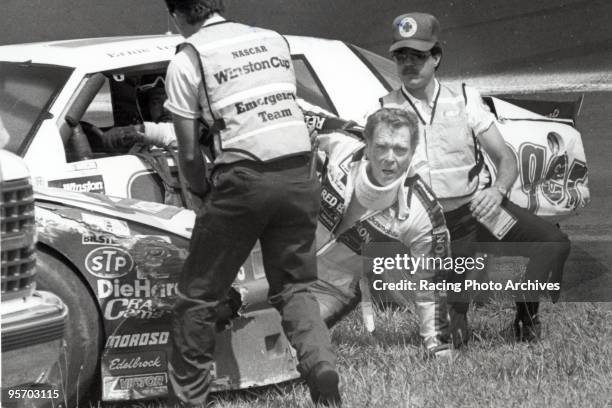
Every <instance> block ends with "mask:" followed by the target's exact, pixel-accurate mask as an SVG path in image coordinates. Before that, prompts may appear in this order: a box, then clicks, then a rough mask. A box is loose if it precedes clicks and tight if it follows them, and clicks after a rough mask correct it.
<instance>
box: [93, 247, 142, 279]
mask: <svg viewBox="0 0 612 408" xmlns="http://www.w3.org/2000/svg"><path fill="white" fill-rule="evenodd" d="M133 267H134V261H133V260H132V257H131V256H130V254H129V253H128V252H127V251H126V250H124V249H122V248H117V247H100V248H96V249H94V250H93V251H91V252H90V253H89V254H87V256H86V257H85V268H86V269H87V271H88V272H89V273H91V274H92V275H94V276H97V277H98V278H107V279H108V278H119V277H121V276H125V275H127V273H128V272H129V271H131V270H132V268H133Z"/></svg>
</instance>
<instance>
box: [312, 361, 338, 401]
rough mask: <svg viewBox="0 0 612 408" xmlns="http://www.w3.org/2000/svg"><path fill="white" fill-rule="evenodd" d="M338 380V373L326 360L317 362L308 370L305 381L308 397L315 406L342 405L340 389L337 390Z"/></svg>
mask: <svg viewBox="0 0 612 408" xmlns="http://www.w3.org/2000/svg"><path fill="white" fill-rule="evenodd" d="M339 381H340V378H339V377H338V373H337V372H336V370H335V369H334V367H333V366H332V365H331V364H330V363H328V362H327V361H321V362H319V363H317V364H316V365H315V366H314V367H313V368H312V370H310V373H309V374H308V378H307V379H306V382H307V384H308V388H309V389H310V397H311V398H312V402H314V404H315V406H323V407H340V406H342V400H341V398H340V391H339V390H338V382H339Z"/></svg>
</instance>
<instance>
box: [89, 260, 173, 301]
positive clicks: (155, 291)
mask: <svg viewBox="0 0 612 408" xmlns="http://www.w3.org/2000/svg"><path fill="white" fill-rule="evenodd" d="M113 249H115V248H113ZM177 285H178V283H177V282H152V281H150V280H148V279H136V280H134V281H132V282H121V280H119V279H112V280H109V279H98V283H97V291H98V298H100V299H107V298H146V299H154V298H167V297H171V296H175V295H176V294H177Z"/></svg>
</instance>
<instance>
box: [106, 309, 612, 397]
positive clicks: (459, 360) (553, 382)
mask: <svg viewBox="0 0 612 408" xmlns="http://www.w3.org/2000/svg"><path fill="white" fill-rule="evenodd" d="M540 315H541V317H542V319H543V323H544V327H543V340H542V341H540V342H539V343H535V344H524V343H515V342H514V341H513V340H512V336H510V335H508V333H507V330H505V329H506V328H507V327H508V326H509V324H510V322H511V321H512V319H513V317H514V305H513V304H512V303H510V302H507V301H501V300H494V301H492V302H491V303H489V304H487V305H485V306H482V307H479V308H473V309H472V310H471V311H470V314H469V316H470V319H471V325H472V328H473V332H474V338H473V339H472V341H471V343H470V345H469V347H468V348H467V349H464V350H461V351H459V352H458V353H457V354H458V355H457V357H456V358H455V359H454V361H452V362H447V361H439V360H427V359H426V358H425V356H424V353H423V350H422V348H421V347H420V338H419V336H418V334H417V321H416V316H415V315H414V314H413V313H411V312H410V311H409V310H402V309H393V308H387V309H384V310H377V312H376V317H377V319H376V325H377V328H376V332H375V333H374V334H372V335H371V334H368V333H367V332H365V330H364V328H363V325H362V323H361V315H360V313H359V311H356V312H354V313H352V314H351V315H350V316H349V317H348V318H346V319H345V320H343V321H342V322H341V323H339V324H338V325H337V326H336V327H335V328H334V329H333V331H332V338H333V341H334V344H335V345H336V347H337V351H338V365H339V370H340V375H341V387H342V396H343V402H344V405H343V406H344V407H349V408H353V407H363V408H366V407H367V408H370V407H372V408H374V407H399V408H408V407H527V408H530V407H533V408H536V407H538V408H539V407H576V406H581V407H612V303H559V304H557V305H552V304H551V303H544V304H542V306H541V312H540ZM102 406H103V407H104V408H124V407H143V408H160V407H165V406H166V405H165V404H164V403H163V402H153V401H148V402H139V403H127V404H105V405H102ZM210 406H214V407H226V408H247V407H248V408H252V407H270V408H274V407H278V408H281V407H282V408H285V407H312V404H311V403H310V399H309V397H308V390H307V388H306V386H305V385H304V384H303V383H302V382H300V381H293V382H289V383H284V384H280V385H275V386H269V387H263V388H257V389H251V390H245V391H238V392H231V393H229V392H228V393H219V394H214V395H213V398H212V401H211V404H210Z"/></svg>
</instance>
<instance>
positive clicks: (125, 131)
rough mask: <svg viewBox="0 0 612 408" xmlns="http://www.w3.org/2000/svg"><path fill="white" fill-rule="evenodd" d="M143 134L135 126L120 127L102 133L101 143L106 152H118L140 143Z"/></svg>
mask: <svg viewBox="0 0 612 408" xmlns="http://www.w3.org/2000/svg"><path fill="white" fill-rule="evenodd" d="M143 139H144V133H142V132H141V131H139V130H138V129H137V127H136V126H120V127H115V128H112V129H110V130H107V131H106V132H104V137H103V138H102V143H103V145H104V148H105V149H106V150H120V149H125V148H130V147H132V146H133V145H134V144H136V143H140V142H142V141H143Z"/></svg>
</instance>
